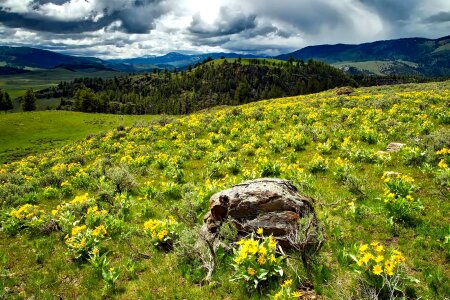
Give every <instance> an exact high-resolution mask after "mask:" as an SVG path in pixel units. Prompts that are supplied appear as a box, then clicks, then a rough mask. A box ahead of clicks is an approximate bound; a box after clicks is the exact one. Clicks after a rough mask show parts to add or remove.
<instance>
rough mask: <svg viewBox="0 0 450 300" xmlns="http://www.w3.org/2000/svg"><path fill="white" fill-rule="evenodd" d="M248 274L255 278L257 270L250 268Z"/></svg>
mask: <svg viewBox="0 0 450 300" xmlns="http://www.w3.org/2000/svg"><path fill="white" fill-rule="evenodd" d="M247 274H248V275H250V276H253V275H255V274H256V270H255V269H253V268H251V267H250V268H248V269H247Z"/></svg>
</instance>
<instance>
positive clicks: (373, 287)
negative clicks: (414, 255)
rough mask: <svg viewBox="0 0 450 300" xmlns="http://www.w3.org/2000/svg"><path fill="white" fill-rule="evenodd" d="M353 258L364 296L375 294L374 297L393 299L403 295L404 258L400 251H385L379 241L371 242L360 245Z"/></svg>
mask: <svg viewBox="0 0 450 300" xmlns="http://www.w3.org/2000/svg"><path fill="white" fill-rule="evenodd" d="M354 260H355V261H356V271H357V272H358V273H359V274H360V275H361V283H362V285H363V293H364V294H365V296H366V297H370V298H371V297H373V296H375V295H376V296H375V297H376V298H374V299H395V298H397V297H401V296H403V294H404V283H405V279H406V277H405V275H404V272H403V269H404V263H405V261H406V259H405V257H404V256H403V254H402V253H401V252H400V251H398V250H391V251H386V249H385V247H384V246H383V245H382V244H380V243H379V242H372V243H371V244H370V245H368V244H363V245H361V246H360V247H359V253H358V255H357V256H356V257H354ZM371 299H372V298H371Z"/></svg>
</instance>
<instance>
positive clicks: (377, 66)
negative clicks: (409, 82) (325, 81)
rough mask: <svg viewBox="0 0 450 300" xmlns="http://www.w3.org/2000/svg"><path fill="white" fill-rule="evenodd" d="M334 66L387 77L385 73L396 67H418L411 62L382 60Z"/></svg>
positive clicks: (344, 63)
mask: <svg viewBox="0 0 450 300" xmlns="http://www.w3.org/2000/svg"><path fill="white" fill-rule="evenodd" d="M332 65H333V66H334V67H336V68H342V67H345V66H351V67H355V68H357V69H359V70H363V71H369V72H371V73H373V74H376V75H385V74H384V73H383V72H384V71H385V70H386V69H389V68H392V67H394V66H395V67H396V68H404V67H405V66H406V67H409V68H412V69H414V68H417V67H418V65H417V64H416V63H413V62H409V61H403V60H398V61H394V62H392V61H382V60H373V61H363V62H354V61H344V62H339V63H334V64H332Z"/></svg>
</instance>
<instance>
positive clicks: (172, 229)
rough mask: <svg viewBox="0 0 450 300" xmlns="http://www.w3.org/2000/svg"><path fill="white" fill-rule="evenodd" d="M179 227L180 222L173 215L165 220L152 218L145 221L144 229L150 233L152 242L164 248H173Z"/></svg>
mask: <svg viewBox="0 0 450 300" xmlns="http://www.w3.org/2000/svg"><path fill="white" fill-rule="evenodd" d="M178 228H179V225H178V222H177V221H176V220H175V219H174V217H172V216H168V217H167V218H166V219H164V220H156V219H150V220H148V221H147V222H145V223H144V230H145V231H146V232H147V233H148V234H149V235H150V238H151V242H152V244H153V245H154V246H156V247H157V248H160V249H163V250H171V249H172V247H173V242H174V240H175V238H176V237H177V234H178Z"/></svg>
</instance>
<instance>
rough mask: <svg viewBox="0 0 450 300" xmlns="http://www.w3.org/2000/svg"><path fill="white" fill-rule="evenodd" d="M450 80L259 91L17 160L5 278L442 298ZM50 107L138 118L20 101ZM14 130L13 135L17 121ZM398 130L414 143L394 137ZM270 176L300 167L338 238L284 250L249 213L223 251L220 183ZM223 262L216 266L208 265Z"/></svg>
mask: <svg viewBox="0 0 450 300" xmlns="http://www.w3.org/2000/svg"><path fill="white" fill-rule="evenodd" d="M449 96H450V82H443V83H430V84H422V85H401V86H392V87H373V88H364V89H356V90H355V91H354V93H353V94H351V95H350V96H338V95H336V91H328V92H324V93H320V94H314V95H308V96H295V97H287V98H281V99H275V100H267V101H260V102H254V103H250V104H245V105H242V106H239V107H225V108H217V109H214V110H211V111H204V112H201V113H195V114H192V115H189V116H185V117H180V118H176V119H167V118H163V119H160V120H159V121H158V122H154V123H152V124H144V123H139V124H135V125H134V126H126V127H124V126H119V127H117V128H115V129H112V130H110V131H108V132H104V133H101V134H97V135H91V136H89V137H88V138H86V139H82V140H78V141H77V142H75V143H72V144H68V145H65V146H63V147H60V146H59V145H58V146H56V147H55V149H54V150H52V151H48V152H44V153H41V154H37V155H32V156H28V157H25V158H23V159H21V160H18V161H15V162H12V163H10V164H5V165H3V166H2V167H1V168H0V201H1V207H2V209H1V217H0V220H1V231H0V258H1V259H0V271H1V275H2V276H1V277H0V285H1V288H0V293H2V297H5V298H28V297H35V298H53V297H55V295H57V296H58V297H62V298H89V299H100V298H102V297H111V298H118V299H136V298H150V299H153V298H155V299H186V298H188V299H221V298H227V299H246V298H251V299H260V298H263V299H265V298H267V297H271V298H275V299H277V298H278V299H279V298H280V297H283V296H284V297H287V296H289V297H294V296H295V297H302V295H305V296H306V295H311V296H313V295H316V294H318V295H322V296H323V297H325V298H331V299H362V298H364V297H368V295H374V294H378V295H379V296H380V299H390V298H391V299H395V298H398V299H400V298H402V297H406V298H414V299H415V298H422V299H443V298H445V297H447V296H448V295H449V294H450V286H449V280H448V279H449V278H450V273H449V270H450V266H449V255H450V252H449V251H450V248H449V247H450V236H449V234H450V226H449V224H448V216H449V209H450V203H449V201H448V197H449V187H450V183H449V180H450V168H449V165H450V150H449V148H450V144H449V141H450V136H449V132H450V130H449V129H450V127H449V126H450V116H449V111H448V109H447V108H448V107H447V106H448V98H449ZM51 114H61V115H62V116H68V115H70V116H74V117H71V118H65V119H64V122H73V121H72V120H73V119H76V117H78V120H79V121H78V125H76V124H74V123H71V124H66V126H63V120H62V118H61V119H60V122H59V123H56V122H52V124H50V126H51V127H53V128H54V131H53V132H57V134H58V135H61V134H62V132H63V131H61V130H63V129H64V128H67V127H69V126H70V127H71V130H70V131H71V132H73V128H74V127H76V126H80V125H79V124H80V123H81V124H84V125H83V126H80V131H81V130H82V128H84V130H90V128H91V127H89V126H91V125H92V124H90V125H89V126H87V124H86V122H88V121H87V120H92V121H93V120H95V119H96V118H103V119H104V120H105V121H104V122H105V123H104V124H98V126H101V127H102V128H103V126H106V125H108V126H111V127H114V126H113V124H107V123H106V122H108V120H111V119H110V118H113V119H114V118H125V117H123V116H103V115H93V114H90V115H86V114H79V113H67V112H46V113H43V112H42V113H23V114H9V115H6V117H9V118H14V117H18V118H20V121H18V120H16V121H15V122H16V123H17V122H25V119H27V120H30V119H32V118H33V117H36V119H34V121H33V122H34V123H33V124H34V125H36V124H41V123H44V122H42V119H37V117H38V116H41V117H42V118H45V119H46V120H47V119H53V120H54V118H50V117H49V116H50V115H51ZM89 118H92V119H89ZM0 120H2V121H3V118H2V119H0ZM80 120H81V121H80ZM128 120H129V121H131V120H136V118H132V117H128ZM123 123H125V122H123ZM129 123H131V122H129ZM14 124H15V123H14V121H12V120H11V119H9V121H7V122H5V123H3V124H2V125H1V126H2V129H3V128H5V129H8V128H10V127H17V126H11V125H14ZM27 124H30V123H27ZM27 126H28V127H27V128H23V129H28V130H29V131H31V128H32V127H31V126H29V125H27ZM46 126H49V125H48V124H47V125H46ZM86 128H88V129H86ZM1 132H2V134H4V140H5V141H8V142H9V143H10V145H12V144H14V143H13V142H10V140H12V139H16V136H15V134H16V132H17V131H15V132H8V131H4V130H2V131H1ZM19 132H25V133H26V132H27V130H19ZM47 134H48V135H50V128H49V129H48V130H47ZM77 134H80V132H78V133H77ZM27 135H28V134H24V135H23V136H27ZM72 138H74V137H72ZM390 142H400V143H404V144H406V146H405V147H403V148H402V149H401V150H400V151H399V152H386V151H385V149H386V145H387V144H388V143H390ZM18 143H20V140H19V142H18ZM1 144H2V145H3V141H2V143H1ZM41 144H42V143H41ZM38 150H40V149H34V152H38ZM261 176H276V177H281V178H286V179H289V180H291V181H292V182H293V183H294V184H295V185H296V186H297V187H298V188H299V189H300V192H301V193H302V194H307V195H310V196H311V197H313V198H314V199H315V201H314V203H313V204H314V206H315V210H316V213H317V216H318V219H319V220H320V221H321V223H322V225H323V228H324V231H325V236H326V241H325V242H324V244H323V247H322V249H321V251H320V252H319V253H317V254H316V255H315V257H314V258H311V261H310V262H309V264H308V265H309V267H308V270H307V269H305V266H304V265H303V264H302V263H301V262H300V260H298V259H295V253H294V254H293V255H289V253H287V255H284V254H282V253H280V251H277V252H276V253H273V252H270V251H273V250H274V249H279V248H278V246H274V245H271V243H273V240H271V239H270V238H269V237H267V236H266V238H267V239H266V240H265V241H264V239H263V240H260V241H259V242H257V241H256V238H257V237H260V236H261V237H262V236H263V234H264V233H263V232H261V231H260V230H258V231H257V232H256V233H255V234H254V235H253V238H254V239H255V240H253V241H252V238H251V237H250V238H249V237H247V238H244V239H243V240H240V241H239V242H237V243H235V242H232V241H236V240H235V238H236V233H237V231H236V229H235V228H234V230H233V228H232V226H231V225H229V226H228V227H226V228H225V229H224V230H221V231H220V234H221V236H223V237H224V240H225V241H226V245H225V246H223V247H219V248H218V249H217V252H216V256H215V259H213V258H211V255H210V252H209V250H208V249H209V248H208V245H206V244H205V243H200V242H199V241H201V240H199V238H200V237H201V232H200V225H201V224H202V220H203V215H204V214H205V212H206V211H207V209H208V199H209V197H210V196H211V195H212V194H213V193H215V192H217V191H220V190H222V189H225V188H228V187H230V186H232V185H233V184H236V183H240V182H242V181H243V180H247V179H253V178H258V177H261ZM301 224H303V223H302V222H299V228H302V227H301ZM304 225H305V224H303V226H304ZM263 248H264V249H263ZM269 250H270V251H269ZM267 254H270V255H272V254H273V256H274V258H272V259H271V256H267ZM273 259H275V261H274V260H273ZM268 261H269V262H270V264H268V265H267V266H269V267H270V269H268V268H269V267H268V268H265V267H264V266H265V264H266V263H267V262H268ZM211 266H214V268H213V270H214V271H213V272H212V273H211V274H210V275H211V277H210V279H211V280H210V281H203V279H204V278H207V276H206V275H207V274H208V273H209V271H210V270H211V269H212V268H211ZM280 268H281V269H282V270H283V272H280ZM266 271H267V272H266ZM43 275H45V276H43ZM230 278H231V279H233V280H230ZM208 283H209V284H208ZM255 286H256V289H255ZM372 299H373V298H372Z"/></svg>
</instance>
